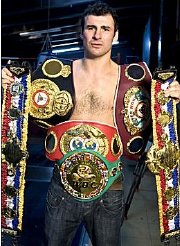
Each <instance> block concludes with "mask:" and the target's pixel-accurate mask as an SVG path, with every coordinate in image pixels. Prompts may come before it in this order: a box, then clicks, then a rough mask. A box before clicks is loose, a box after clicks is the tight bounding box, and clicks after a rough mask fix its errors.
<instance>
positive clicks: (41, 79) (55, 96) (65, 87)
mask: <svg viewBox="0 0 180 246" xmlns="http://www.w3.org/2000/svg"><path fill="white" fill-rule="evenodd" d="M71 66H72V62H71V61H68V60H63V59H61V60H60V59H57V58H51V59H47V60H45V61H44V62H43V63H42V64H41V65H40V66H38V68H37V69H36V70H35V71H34V72H33V74H32V85H31V93H32V97H31V102H30V104H31V107H30V111H29V114H30V116H31V118H32V119H33V120H34V121H35V122H36V123H37V124H38V125H39V126H40V127H43V128H48V127H49V126H51V125H56V124H58V123H59V122H62V121H65V120H68V119H69V117H70V115H71V114H72V111H73V108H74V85H73V78H72V72H71Z"/></svg>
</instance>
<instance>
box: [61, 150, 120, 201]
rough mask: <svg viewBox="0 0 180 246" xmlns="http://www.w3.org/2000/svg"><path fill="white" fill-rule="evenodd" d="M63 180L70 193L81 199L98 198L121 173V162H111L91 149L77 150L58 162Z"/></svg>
mask: <svg viewBox="0 0 180 246" xmlns="http://www.w3.org/2000/svg"><path fill="white" fill-rule="evenodd" d="M57 163H58V165H59V171H60V175H61V182H62V183H63V185H64V188H65V189H66V191H67V192H68V193H70V194H71V195H72V196H73V197H75V198H77V199H78V200H81V201H91V200H94V199H97V198H98V197H99V196H101V195H102V194H103V193H104V192H105V191H107V190H108V189H109V187H110V186H111V185H112V183H113V182H114V181H115V180H116V179H117V178H118V177H119V175H120V174H121V170H122V167H121V163H120V161H119V160H118V161H115V162H112V163H109V162H108V161H107V160H106V158H104V157H103V156H101V155H100V154H99V153H97V152H94V151H91V150H75V151H70V152H69V153H67V154H66V155H65V156H64V157H63V158H62V159H61V160H59V161H58V162H57Z"/></svg>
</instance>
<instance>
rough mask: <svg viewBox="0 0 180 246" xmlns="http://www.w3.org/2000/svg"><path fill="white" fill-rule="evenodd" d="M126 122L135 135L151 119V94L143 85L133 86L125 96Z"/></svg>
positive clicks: (131, 132) (128, 128) (128, 129)
mask: <svg viewBox="0 0 180 246" xmlns="http://www.w3.org/2000/svg"><path fill="white" fill-rule="evenodd" d="M124 107H125V109H124V123H125V126H126V128H127V131H128V132H129V133H130V134H131V135H134V134H136V133H138V132H141V131H142V130H144V129H145V127H146V125H147V124H148V123H149V120H150V119H151V108H150V95H149V93H148V92H147V91H146V90H145V89H144V88H143V87H141V86H133V87H131V88H130V89H129V90H128V91H127V92H126V94H125V96H124Z"/></svg>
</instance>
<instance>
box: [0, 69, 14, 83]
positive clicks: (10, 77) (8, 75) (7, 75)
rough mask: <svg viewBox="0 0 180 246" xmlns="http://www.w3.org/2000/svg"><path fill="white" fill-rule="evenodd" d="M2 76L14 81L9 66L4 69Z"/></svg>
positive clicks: (4, 78)
mask: <svg viewBox="0 0 180 246" xmlns="http://www.w3.org/2000/svg"><path fill="white" fill-rule="evenodd" d="M1 77H2V79H3V80H9V81H11V82H13V81H14V78H13V74H12V73H11V72H10V71H9V70H8V69H7V68H3V69H2V74H1Z"/></svg>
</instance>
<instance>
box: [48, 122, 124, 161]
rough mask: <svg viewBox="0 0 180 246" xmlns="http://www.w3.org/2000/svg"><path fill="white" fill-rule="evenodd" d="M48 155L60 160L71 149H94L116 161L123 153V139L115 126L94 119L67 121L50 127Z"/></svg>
mask: <svg viewBox="0 0 180 246" xmlns="http://www.w3.org/2000/svg"><path fill="white" fill-rule="evenodd" d="M45 149H46V157H47V158H48V159H50V160H52V161H57V160H60V159H61V158H62V157H63V156H64V155H65V154H67V153H68V152H69V151H74V150H78V151H79V150H81V149H86V150H92V151H95V152H98V153H100V154H101V155H102V156H103V157H106V159H107V160H108V161H111V162H113V161H116V160H117V159H119V157H120V156H121V155H122V152H123V147H122V142H121V139H120V137H119V135H118V133H117V130H116V128H115V127H113V126H110V125H106V124H102V123H100V122H93V121H66V122H63V123H60V124H58V125H56V126H52V127H50V128H49V129H48V132H47V137H46V140H45Z"/></svg>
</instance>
